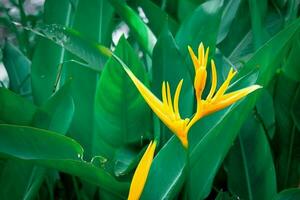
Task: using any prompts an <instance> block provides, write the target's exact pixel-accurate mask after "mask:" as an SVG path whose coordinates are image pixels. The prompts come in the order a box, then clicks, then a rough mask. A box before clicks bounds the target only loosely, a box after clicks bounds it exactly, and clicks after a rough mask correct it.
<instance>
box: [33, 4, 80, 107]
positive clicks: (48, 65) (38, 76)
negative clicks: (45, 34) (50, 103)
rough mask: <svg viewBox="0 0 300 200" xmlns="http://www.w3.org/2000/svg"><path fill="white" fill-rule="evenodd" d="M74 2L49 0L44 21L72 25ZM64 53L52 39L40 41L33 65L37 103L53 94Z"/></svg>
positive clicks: (34, 94) (45, 6) (34, 95)
mask: <svg viewBox="0 0 300 200" xmlns="http://www.w3.org/2000/svg"><path fill="white" fill-rule="evenodd" d="M72 2H73V3H72ZM72 2H71V1H69V0H63V1H61V2H60V3H59V4H58V3H57V1H56V0H47V1H46V2H45V5H44V10H45V11H44V23H47V24H52V23H55V24H61V25H63V26H66V27H70V26H72V21H73V14H74V9H76V3H75V2H76V1H72ZM45 31H47V30H46V29H45ZM48 31H50V30H48ZM51 31H53V30H51ZM54 31H55V30H54ZM64 55H65V50H64V49H63V48H61V47H59V46H57V45H55V44H53V43H52V42H51V41H48V40H47V39H44V38H42V39H41V40H40V41H39V42H38V44H37V47H36V48H35V52H34V56H33V60H32V66H31V70H32V73H31V77H32V79H31V80H32V93H33V99H34V102H35V103H36V104H37V105H41V104H43V103H44V102H45V101H46V100H47V99H48V97H49V96H50V95H51V93H52V91H53V85H54V82H55V78H56V74H57V69H58V65H59V64H60V63H62V62H63V61H64Z"/></svg>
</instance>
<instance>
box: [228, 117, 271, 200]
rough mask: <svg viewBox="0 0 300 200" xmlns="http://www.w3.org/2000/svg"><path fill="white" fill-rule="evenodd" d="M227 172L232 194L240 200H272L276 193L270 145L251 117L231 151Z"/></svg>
mask: <svg viewBox="0 0 300 200" xmlns="http://www.w3.org/2000/svg"><path fill="white" fill-rule="evenodd" d="M226 171H227V174H228V187H229V189H230V191H231V193H233V194H235V195H237V196H238V197H240V198H242V199H272V197H273V196H274V195H275V194H276V174H275V167H274V163H273V159H272V154H271V150H270V146H269V143H268V140H267V137H266V133H265V132H264V129H263V127H262V126H261V124H260V123H259V121H257V120H256V119H255V118H254V116H252V115H250V116H249V117H248V118H247V120H246V123H245V124H244V125H243V126H242V128H241V131H240V134H239V136H238V139H237V141H236V142H235V144H234V146H233V147H232V148H231V151H230V153H229V156H228V159H227V165H226Z"/></svg>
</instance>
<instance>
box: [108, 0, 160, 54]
mask: <svg viewBox="0 0 300 200" xmlns="http://www.w3.org/2000/svg"><path fill="white" fill-rule="evenodd" d="M109 2H110V3H111V5H112V6H113V7H114V9H115V10H116V12H117V13H118V14H119V15H120V16H121V17H122V19H123V20H124V21H125V22H126V23H127V24H128V26H129V27H130V30H131V31H132V33H133V34H134V36H135V37H136V40H137V41H138V43H139V44H140V45H141V47H142V48H143V49H144V50H145V51H146V52H147V53H148V54H149V55H150V56H151V55H152V51H153V47H154V45H155V43H156V37H155V35H154V34H153V33H152V31H151V30H150V29H149V28H148V26H147V25H146V24H145V23H144V22H143V20H142V19H141V18H140V17H139V16H138V15H137V14H136V13H135V12H134V11H133V10H132V8H130V7H129V6H128V5H126V3H125V2H124V1H121V0H109Z"/></svg>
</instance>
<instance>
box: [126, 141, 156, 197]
mask: <svg viewBox="0 0 300 200" xmlns="http://www.w3.org/2000/svg"><path fill="white" fill-rule="evenodd" d="M155 148H156V141H154V142H153V143H152V141H151V142H150V144H149V146H148V147H147V149H146V151H145V153H144V155H143V157H142V159H141V160H140V163H139V164H138V166H137V168H136V170H135V172H134V175H133V178H132V181H131V185H130V189H129V195H128V200H138V199H139V198H140V196H141V194H142V192H143V189H144V186H145V183H146V180H147V177H148V173H149V170H150V167H151V163H152V160H153V156H154V152H155Z"/></svg>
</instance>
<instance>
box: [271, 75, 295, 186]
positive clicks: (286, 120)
mask: <svg viewBox="0 0 300 200" xmlns="http://www.w3.org/2000/svg"><path fill="white" fill-rule="evenodd" d="M297 90H299V83H298V82H295V81H293V80H291V79H289V78H287V77H286V76H285V75H283V74H281V75H280V76H279V77H278V79H277V80H276V87H275V88H274V106H275V117H276V133H275V139H276V140H275V144H276V146H277V148H276V151H275V152H276V155H277V156H276V158H277V160H276V167H277V182H278V188H279V190H282V189H285V188H287V187H290V186H297V184H298V183H299V177H300V173H299V170H298V169H299V163H300V159H299V156H298V155H299V152H300V148H299V141H300V139H299V136H300V134H299V133H300V131H299V129H298V128H297V124H295V121H294V120H293V114H292V113H294V112H296V110H295V111H293V104H294V102H297V104H298V102H299V95H297Z"/></svg>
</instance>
